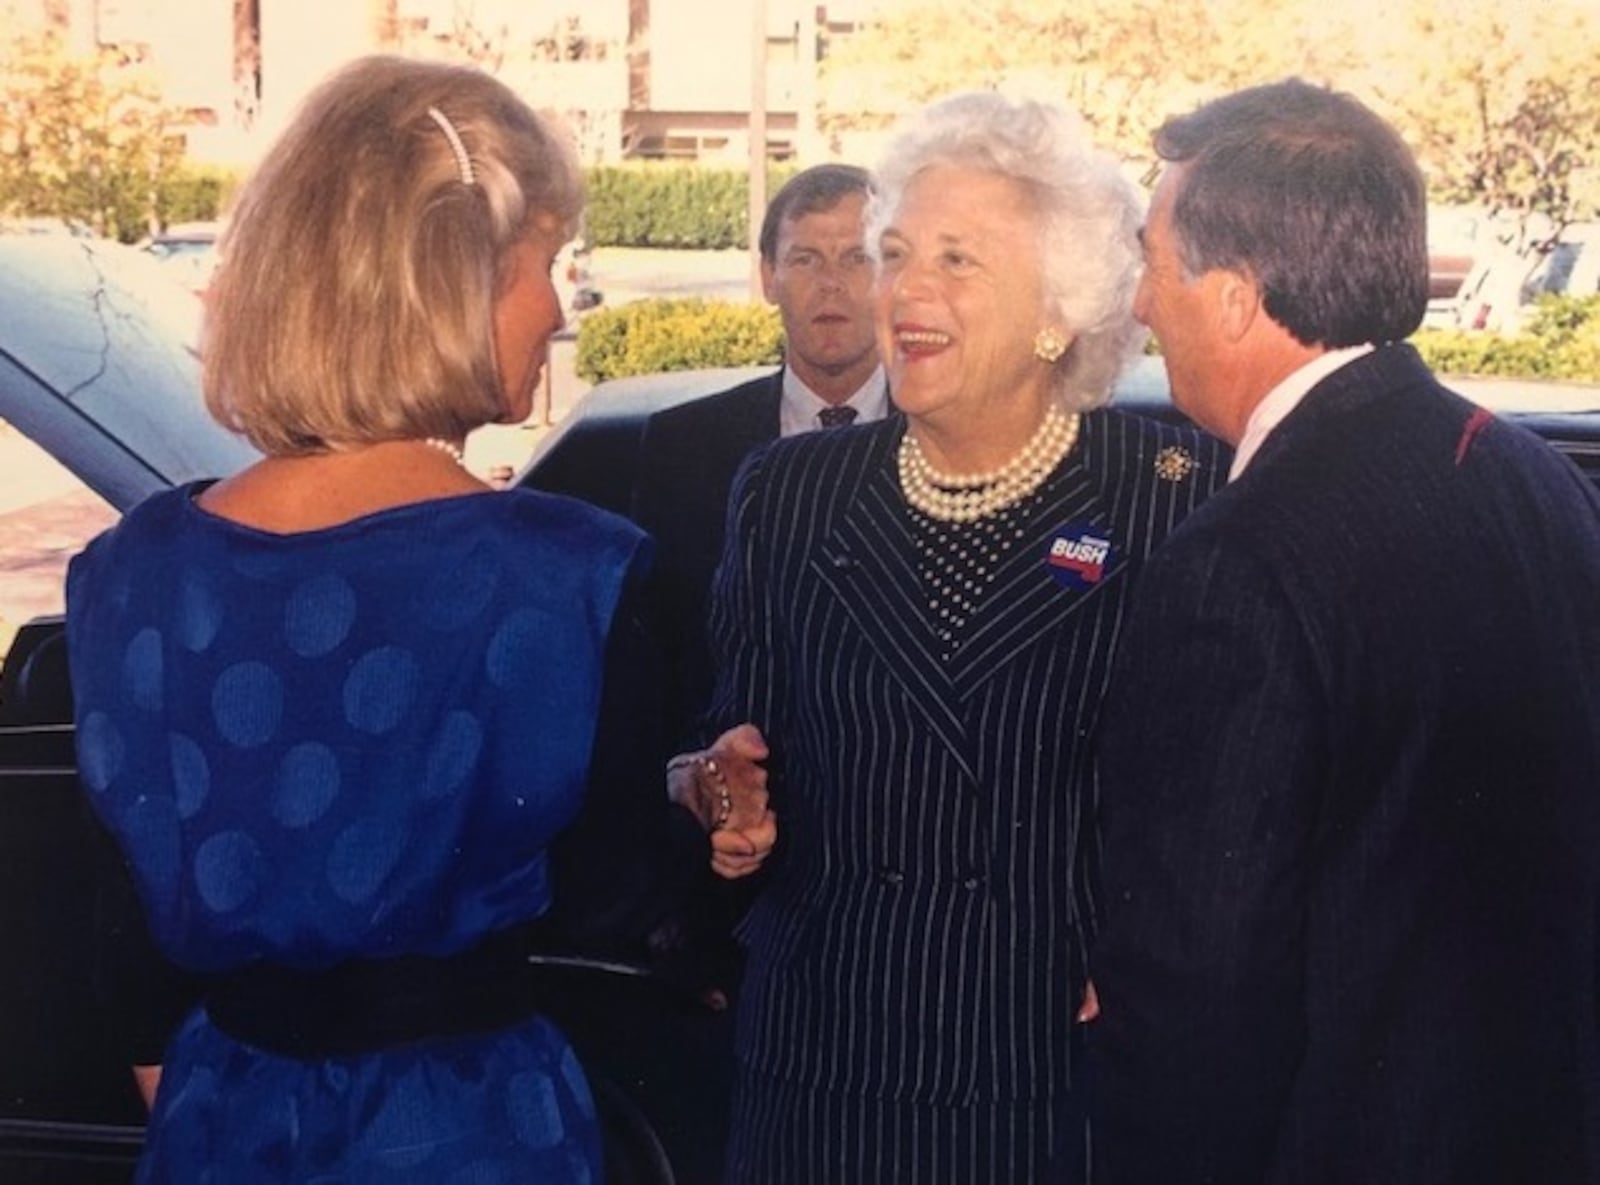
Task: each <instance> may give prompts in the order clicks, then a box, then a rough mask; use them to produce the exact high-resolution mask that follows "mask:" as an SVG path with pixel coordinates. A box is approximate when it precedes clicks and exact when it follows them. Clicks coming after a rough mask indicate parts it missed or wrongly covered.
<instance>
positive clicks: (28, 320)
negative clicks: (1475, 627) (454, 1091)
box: [0, 233, 1600, 1185]
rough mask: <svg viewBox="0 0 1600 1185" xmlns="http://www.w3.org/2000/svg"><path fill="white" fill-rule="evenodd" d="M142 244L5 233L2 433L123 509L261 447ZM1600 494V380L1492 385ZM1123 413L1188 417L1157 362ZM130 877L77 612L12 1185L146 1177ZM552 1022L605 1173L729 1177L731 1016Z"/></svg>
mask: <svg viewBox="0 0 1600 1185" xmlns="http://www.w3.org/2000/svg"><path fill="white" fill-rule="evenodd" d="M139 255H140V253H139V252H136V251H133V250H132V249H130V248H126V247H118V246H117V245H116V244H114V243H106V242H103V241H92V242H91V241H83V240H74V239H71V238H67V237H65V236H56V237H52V236H23V235H6V234H3V233H0V418H4V419H6V420H8V421H10V422H11V423H12V424H14V425H16V426H17V427H18V428H20V429H21V430H22V431H24V432H26V433H27V434H28V435H30V436H31V437H33V438H34V439H35V440H36V441H38V442H39V444H40V445H41V446H42V447H44V448H45V449H47V450H48V451H50V452H51V453H52V454H53V455H54V456H56V457H57V458H59V459H60V460H61V462H62V463H63V464H65V465H67V466H68V467H69V468H71V469H72V470H73V471H74V472H75V473H77V475H78V476H79V477H80V478H81V479H82V480H83V481H84V482H86V483H87V484H88V485H90V486H91V487H92V488H94V489H95V490H97V491H99V492H100V493H101V494H102V496H104V497H105V498H106V499H107V500H108V501H109V502H110V503H111V504H112V505H114V506H115V507H117V508H118V509H119V510H126V509H127V508H128V507H130V506H132V505H133V504H134V503H136V502H138V501H139V500H140V499H142V498H144V497H146V496H148V495H149V494H150V493H152V492H154V491H156V490H159V489H164V488H167V487H169V486H172V485H174V484H177V483H180V482H184V481H187V480H190V479H193V478H198V477H203V476H208V475H218V476H220V475H225V474H227V473H231V472H234V471H236V470H238V469H239V468H242V467H243V466H244V465H246V464H248V463H249V462H250V461H251V459H252V458H253V457H254V456H255V455H256V454H255V453H254V452H253V451H252V450H251V449H250V447H249V446H248V445H246V444H244V443H242V442H241V441H239V440H238V439H237V438H235V437H233V436H232V435H230V434H229V433H227V432H225V431H223V430H222V429H221V428H219V427H218V426H217V425H216V424H214V423H213V422H212V421H211V420H210V419H209V418H208V417H207V416H206V415H205V413H204V411H203V409H202V408H201V406H200V401H199V397H198V393H197V392H198V362H197V357H196V353H195V349H194V342H195V336H194V335H195V328H196V308H195V306H196V304H197V302H196V301H195V300H194V299H193V297H192V296H189V295H188V294H186V293H183V292H176V294H175V292H174V289H173V288H172V287H171V285H169V284H166V283H165V281H162V282H160V283H157V280H158V279H159V277H153V276H151V275H150V273H149V270H148V268H149V263H148V260H143V259H140V258H139ZM760 370H761V368H740V369H733V370H709V371H690V372H681V373H675V374H666V375H653V376H648V377H642V378H632V379H621V380H617V381H614V382H610V383H603V384H601V385H600V386H598V387H596V388H595V389H594V390H592V391H590V392H589V393H588V394H587V395H586V396H584V397H583V398H582V399H581V400H580V401H579V403H578V404H577V406H576V407H575V408H574V409H573V410H572V411H571V412H570V413H569V414H568V415H567V417H566V418H565V419H564V420H563V421H562V423H561V424H560V425H558V426H557V427H556V428H554V429H552V430H551V431H550V432H549V433H548V434H547V435H546V436H545V438H544V439H543V441H542V442H541V444H540V445H539V447H538V448H537V449H536V450H535V452H534V454H533V456H532V457H531V458H530V460H529V461H528V463H527V465H526V466H525V467H524V468H523V469H522V471H521V472H520V473H519V474H518V475H517V478H516V480H517V481H518V482H519V483H520V484H522V485H525V486H528V487H530V488H538V489H545V490H551V491H554V492H558V493H565V494H570V495H574V496H578V497H583V498H587V499H589V500H590V501H592V502H595V503H597V504H599V505H602V506H606V507H609V508H611V509H613V510H617V511H621V512H626V511H627V510H628V509H629V507H630V504H631V501H632V482H633V479H634V476H635V474H636V473H637V469H638V467H637V465H636V463H635V461H636V458H637V452H638V446H639V439H640V435H641V432H642V430H643V426H644V421H645V419H646V417H647V416H648V415H649V414H650V413H651V412H652V411H655V410H657V409H659V408H663V407H667V406H670V405H672V404H675V403H678V402H682V401H684V400H686V399H690V398H693V397H695V396H697V395H700V394H704V393H707V392H709V391H712V390H716V389H720V388H722V387H725V386H728V385H730V384H732V383H734V382H738V381H741V380H743V379H747V378H750V377H752V376H753V375H754V374H756V373H759V372H760ZM1466 393H1468V394H1470V395H1472V396H1473V397H1474V398H1478V399H1480V400H1481V401H1482V402H1484V403H1485V404H1487V405H1489V406H1492V407H1495V408H1497V409H1499V410H1501V411H1503V412H1504V413H1505V414H1507V415H1508V416H1514V417H1516V418H1517V419H1519V420H1521V421H1522V422H1524V423H1527V424H1528V425H1529V426H1530V427H1532V428H1534V429H1535V430H1536V431H1538V432H1540V433H1542V434H1543V435H1544V436H1545V437H1546V439H1548V440H1550V441H1551V443H1552V444H1553V445H1554V446H1555V447H1556V448H1558V449H1560V450H1562V451H1563V452H1566V453H1567V454H1568V455H1570V456H1572V457H1573V458H1574V459H1575V460H1576V461H1577V462H1578V464H1579V465H1581V466H1582V467H1583V468H1584V470H1585V471H1586V472H1587V473H1588V474H1589V475H1590V476H1591V478H1593V479H1594V480H1596V481H1597V482H1600V388H1595V389H1593V390H1582V389H1575V390H1568V389H1556V388H1548V387H1543V386H1541V385H1539V384H1525V383H1491V384H1473V385H1471V386H1470V387H1469V389H1468V390H1467V392H1466ZM1118 402H1119V403H1122V404H1124V405H1126V406H1129V407H1133V408H1136V409H1138V410H1142V411H1145V412H1148V413H1149V414H1153V415H1158V416H1163V417H1175V416H1177V414H1178V413H1177V412H1176V411H1175V410H1174V409H1173V408H1172V406H1171V404H1170V402H1169V401H1168V399H1167V396H1166V383H1165V379H1164V375H1163V371H1162V367H1161V363H1160V361H1159V359H1154V358H1147V359H1144V360H1143V361H1142V362H1141V363H1140V364H1139V365H1138V366H1136V367H1135V368H1133V370H1132V371H1131V372H1130V374H1129V375H1128V376H1127V378H1126V379H1125V380H1124V382H1123V383H1122V384H1121V385H1120V386H1119V390H1118ZM128 891H129V890H128V886H127V882H126V877H125V873H124V870H123V868H122V865H121V862H120V860H119V858H118V856H117V853H116V851H115V849H114V848H113V846H112V845H111V843H110V841H109V840H108V838H107V837H106V835H105V834H104V832H102V831H101V829H100V828H99V826H98V824H97V823H96V822H95V820H94V819H93V817H92V815H91V813H90V812H89V810H88V808H87V806H86V804H85V802H84V798H83V795H82V794H81V793H80V790H79V787H78V781H77V770H76V765H75V760H74V751H73V720H72V704H71V694H70V688H69V685H68V681H67V669H66V659H65V643H64V638H63V632H62V621H61V618H60V617H59V616H56V617H48V618H42V619H39V620H35V621H32V622H29V623H26V624H25V625H24V626H23V628H22V629H21V631H20V632H19V634H18V635H17V639H16V641H15V643H14V644H13V646H12V649H11V652H10V653H9V654H8V655H7V656H6V658H5V661H4V665H3V666H0V950H3V951H4V952H5V958H4V960H0V1181H4V1182H7V1183H8V1185H32V1183H34V1182H37V1183H39V1185H44V1183H46V1182H49V1183H52V1185H53V1183H55V1182H70V1183H72V1185H102V1183H103V1185H113V1183H114V1185H125V1183H126V1182H127V1181H128V1179H129V1174H130V1172H131V1166H132V1164H133V1163H134V1161H135V1159H136V1158H137V1155H138V1151H139V1147H140V1143H141V1140H142V1120H143V1110H142V1106H141V1104H140V1102H139V1100H138V1098H137V1097H136V1095H135V1092H134V1090H133V1087H132V1080H131V1077H130V1075H129V1072H128V1067H127V1066H126V1065H125V1064H124V1061H123V1059H122V1058H121V1057H120V1056H118V1054H117V1052H116V1042H115V1039H114V1035H113V1034H112V1032H111V1031H110V1029H109V1027H108V1022H107V1020H106V1017H105V1015H104V1012H103V1010H102V1009H101V1008H100V1007H99V1005H98V999H99V993H100V992H101V991H102V990H103V984H104V983H105V982H106V981H107V977H108V976H109V975H110V969H109V968H108V967H107V966H106V951H105V947H104V945H103V944H102V942H101V941H100V939H101V938H102V937H103V934H104V929H105V926H106V924H107V923H106V919H107V918H108V917H113V916H117V915H118V914H119V913H120V912H121V911H119V910H118V909H116V908H114V907H113V903H114V902H116V901H117V900H119V899H123V900H125V897H124V895H125V894H126V893H127V892H128ZM533 959H534V961H535V963H536V965H537V966H538V967H539V968H540V974H541V977H542V980H541V984H540V987H539V998H540V1001H541V1005H542V1007H543V1008H544V1009H545V1011H546V1012H548V1013H549V1014H550V1015H551V1016H552V1017H554V1018H555V1019H556V1020H557V1022H558V1023H560V1024H561V1025H562V1026H563V1028H565V1029H566V1031H567V1032H568V1034H569V1035H570V1036H571V1038H572V1040H573V1043H574V1045H575V1046H576V1047H577V1049H578V1051H579V1054H580V1057H581V1058H582V1059H583V1061H584V1063H585V1065H586V1066H587V1067H588V1068H589V1070H590V1073H591V1076H592V1078H593V1081H594V1084H595V1090H596V1095H597V1098H598V1100H599V1103H600V1108H601V1113H602V1120H603V1124H604V1129H605V1138H606V1142H607V1151H608V1180H610V1181H612V1182H617V1183H638V1185H652V1183H655V1185H666V1183H669V1182H674V1181H676V1182H678V1183H679V1185H710V1183H711V1182H712V1181H714V1180H715V1170H714V1168H711V1167H708V1166H711V1165H714V1163H715V1160H716V1155H717V1149H716V1148H715V1146H714V1144H713V1143H711V1142H710V1141H708V1140H707V1139H706V1138H705V1137H704V1136H703V1134H702V1133H703V1132H704V1121H705V1116H704V1114H703V1112H702V1111H701V1109H700V1107H699V1098H700V1096H699V1093H698V1092H697V1090H696V1083H697V1081H698V1080H699V1071H698V1069H697V1067H698V1066H700V1065H703V1064H704V1059H705V1058H706V1057H708V1056H725V1053H726V1039H727V1018H726V1016H725V1015H723V1016H718V1015H716V1014H712V1013H708V1012H706V1011H704V1010H703V1009H702V1008H701V1006H700V1005H699V1004H698V1003H697V1002H695V1001H693V1000H692V999H690V998H688V997H687V996H686V995H684V994H682V993H680V992H679V991H678V990H677V989H675V988H674V987H673V985H672V984H670V983H668V982H666V981H664V980H662V979H660V978H658V977H657V976H655V975H654V974H652V973H651V972H650V971H649V970H647V969H645V968H643V967H641V966H637V965H632V964H627V963H618V962H606V961H599V960H595V959H590V958H584V957H581V956H575V955H572V954H570V953H569V952H554V951H552V952H540V953H538V954H536V955H534V956H533Z"/></svg>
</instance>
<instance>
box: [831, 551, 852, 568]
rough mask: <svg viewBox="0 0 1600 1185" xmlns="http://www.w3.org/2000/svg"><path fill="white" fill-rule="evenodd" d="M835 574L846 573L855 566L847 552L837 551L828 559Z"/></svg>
mask: <svg viewBox="0 0 1600 1185" xmlns="http://www.w3.org/2000/svg"><path fill="white" fill-rule="evenodd" d="M828 562H829V563H831V564H832V565H833V567H834V571H836V572H848V571H850V570H851V569H852V568H854V567H855V566H856V560H855V557H854V556H853V555H851V554H850V553H849V552H844V551H839V552H835V553H834V554H833V555H831V556H829V557H828Z"/></svg>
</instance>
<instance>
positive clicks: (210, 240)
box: [139, 222, 222, 294]
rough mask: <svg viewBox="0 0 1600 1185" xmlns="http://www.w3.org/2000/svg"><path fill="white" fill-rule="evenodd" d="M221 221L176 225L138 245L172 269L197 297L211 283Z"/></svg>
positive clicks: (215, 266) (220, 232) (215, 263)
mask: <svg viewBox="0 0 1600 1185" xmlns="http://www.w3.org/2000/svg"><path fill="white" fill-rule="evenodd" d="M221 234H222V224H221V223H220V222H175V223H173V224H172V225H171V226H169V227H167V228H166V229H165V230H163V231H158V232H157V233H155V234H153V235H151V236H150V237H149V238H147V239H145V240H144V241H143V242H141V243H140V244H139V249H140V250H141V251H144V252H145V253H146V254H148V255H149V256H150V257H151V258H153V259H157V260H160V261H161V262H162V263H163V264H165V265H166V266H167V267H169V268H171V269H172V271H173V272H174V274H176V275H177V276H179V277H180V278H181V282H182V283H184V284H186V285H188V287H189V288H190V289H191V290H192V291H194V292H195V293H197V294H200V293H204V292H205V290H206V289H207V288H208V287H209V286H210V284H211V273H212V272H214V271H216V268H217V239H218V238H219V237H220V236H221Z"/></svg>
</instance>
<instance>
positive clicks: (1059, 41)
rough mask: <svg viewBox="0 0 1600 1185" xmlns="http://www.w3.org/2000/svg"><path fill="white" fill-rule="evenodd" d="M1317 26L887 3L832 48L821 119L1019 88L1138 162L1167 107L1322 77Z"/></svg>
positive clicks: (1280, 9)
mask: <svg viewBox="0 0 1600 1185" xmlns="http://www.w3.org/2000/svg"><path fill="white" fill-rule="evenodd" d="M1322 24H1323V22H1322V19H1321V17H1320V14H1319V11H1318V5H1316V4H1314V3H1312V2H1311V0H1288V2H1284V0H1280V2H1279V3H1277V4H1275V5H1274V4H1266V5H1264V4H1262V3H1261V0H1000V2H999V3H992V2H989V0H921V2H919V3H916V4H915V5H911V4H908V3H904V2H903V0H902V2H891V3H886V4H884V5H883V6H882V7H880V8H879V10H878V11H877V15H876V16H875V18H874V19H873V20H872V21H871V22H870V23H869V24H868V25H867V26H866V27H864V28H862V29H859V30H857V31H855V32H854V33H852V34H850V35H849V36H848V37H844V38H840V39H838V40H837V41H836V42H833V43H830V45H829V46H828V55H827V57H826V59H825V61H824V68H823V69H824V84H823V96H824V99H823V101H824V105H825V112H826V113H825V116H824V118H825V120H826V122H827V123H828V125H829V126H830V127H832V128H839V127H860V126H867V127H873V126H882V124H884V123H886V122H887V119H888V117H889V116H890V115H892V114H893V113H897V112H899V111H902V110H906V109H909V108H911V107H914V106H917V105H920V104H922V103H926V102H929V101H931V100H933V99H935V98H938V97H939V96H941V95H945V94H949V93H951V92H952V91H956V90H963V89H983V88H996V87H1004V86H1016V85H1019V84H1021V85H1025V86H1026V87H1027V88H1028V89H1030V90H1033V91H1034V92H1035V93H1038V92H1039V91H1041V90H1047V91H1049V92H1052V97H1054V98H1057V99H1060V100H1062V101H1064V102H1066V103H1067V104H1069V105H1071V106H1073V107H1075V108H1076V109H1077V110H1079V111H1080V112H1081V113H1082V114H1083V116H1084V118H1085V119H1086V120H1087V121H1088V123H1089V124H1090V126H1091V127H1093V128H1094V129H1095V132H1096V135H1097V137H1098V138H1099V140H1100V141H1101V142H1102V143H1103V144H1105V145H1106V146H1107V147H1110V148H1113V149H1116V150H1118V151H1120V152H1122V154H1123V155H1125V156H1129V157H1141V156H1144V155H1147V154H1148V152H1149V141H1150V133H1151V131H1152V129H1154V128H1155V127H1156V126H1157V125H1158V124H1159V123H1160V122H1161V120H1162V119H1163V118H1165V117H1166V116H1167V115H1169V114H1172V113H1174V112H1177V111H1184V110H1188V109H1189V108H1192V107H1194V106H1196V105H1197V104H1198V103H1200V102H1203V101H1204V100H1205V99H1208V98H1211V97H1213V96H1215V95H1218V94H1221V93H1223V92H1224V91H1228V90H1232V89H1234V88H1235V87H1238V86H1243V85H1246V84H1248V83H1252V82H1260V81H1266V80H1268V79H1272V78H1280V77H1283V76H1284V75H1286V74H1289V73H1300V74H1302V75H1307V76H1315V75H1318V74H1327V73H1329V72H1330V71H1331V70H1332V69H1334V67H1335V66H1336V64H1337V63H1338V61H1339V58H1338V52H1337V51H1338V47H1337V46H1336V45H1330V44H1329V43H1328V42H1327V41H1326V39H1325V38H1323V37H1322V35H1321V27H1322Z"/></svg>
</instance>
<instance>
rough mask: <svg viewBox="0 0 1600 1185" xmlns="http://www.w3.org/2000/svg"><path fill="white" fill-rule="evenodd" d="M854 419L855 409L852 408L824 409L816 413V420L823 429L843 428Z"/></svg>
mask: <svg viewBox="0 0 1600 1185" xmlns="http://www.w3.org/2000/svg"><path fill="white" fill-rule="evenodd" d="M855 418H856V409H855V408H853V407H825V408H823V409H822V410H821V411H819V412H818V413H817V419H818V420H820V421H821V422H822V426H823V427H824V428H843V427H844V426H845V425H846V424H848V423H849V422H850V421H851V420H853V419H855Z"/></svg>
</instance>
